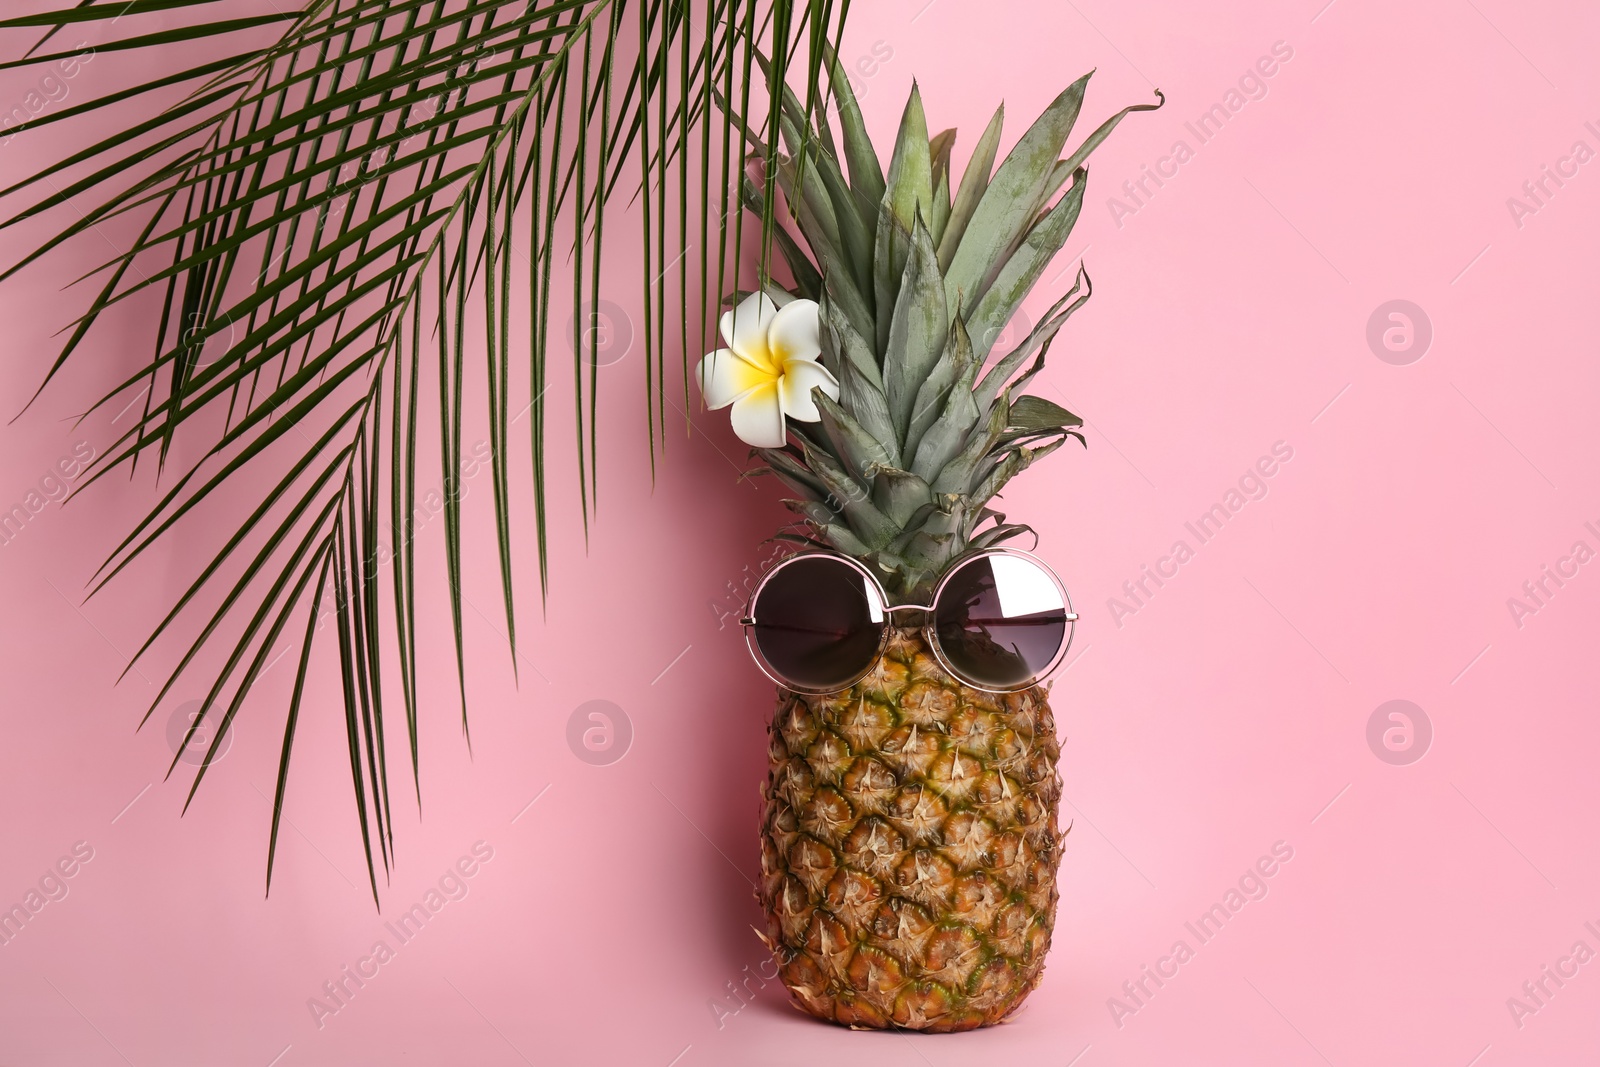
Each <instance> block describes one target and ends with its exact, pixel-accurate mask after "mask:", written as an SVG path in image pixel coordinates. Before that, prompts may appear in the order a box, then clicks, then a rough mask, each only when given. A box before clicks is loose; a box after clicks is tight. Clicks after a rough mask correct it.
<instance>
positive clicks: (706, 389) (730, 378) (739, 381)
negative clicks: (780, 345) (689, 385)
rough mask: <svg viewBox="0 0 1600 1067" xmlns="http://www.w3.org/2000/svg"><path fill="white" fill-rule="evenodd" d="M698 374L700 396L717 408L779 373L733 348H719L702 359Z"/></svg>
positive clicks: (707, 403) (709, 404) (709, 405)
mask: <svg viewBox="0 0 1600 1067" xmlns="http://www.w3.org/2000/svg"><path fill="white" fill-rule="evenodd" d="M695 377H696V379H697V380H698V381H699V382H700V395H701V396H703V397H705V401H706V407H708V408H711V409H712V410H713V411H715V410H716V409H717V408H725V407H727V406H728V405H729V404H731V403H733V402H734V401H735V400H738V399H739V398H740V397H741V396H744V395H745V394H746V393H748V392H749V391H750V390H752V389H755V388H758V387H760V386H762V385H767V384H769V383H771V382H772V381H773V380H774V377H775V375H773V373H772V372H771V371H769V370H767V369H766V368H765V367H758V366H756V365H755V364H754V363H751V362H750V361H749V360H747V359H745V358H744V357H743V356H741V355H739V353H737V352H735V351H733V350H732V349H731V348H719V349H717V350H716V351H715V352H712V353H711V354H710V355H708V356H706V358H704V359H702V360H701V361H700V365H699V367H698V368H697V369H696V371H695Z"/></svg>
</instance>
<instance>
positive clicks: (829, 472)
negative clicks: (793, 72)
mask: <svg viewBox="0 0 1600 1067" xmlns="http://www.w3.org/2000/svg"><path fill="white" fill-rule="evenodd" d="M824 58H825V60H826V62H827V64H828V65H829V69H830V70H831V71H832V72H833V78H832V82H831V91H832V94H833V97H834V101H835V103H836V105H837V121H838V132H839V137H838V140H837V141H836V140H835V138H834V134H833V130H832V128H831V127H830V126H829V125H828V122H827V119H826V116H825V115H823V114H822V112H821V110H820V109H813V111H814V113H815V122H814V123H813V122H811V121H808V120H807V117H806V112H805V111H804V110H802V109H801V107H800V106H799V103H798V101H796V100H795V99H794V97H793V95H792V94H778V95H777V96H776V97H775V98H776V99H778V100H779V101H780V114H779V115H778V116H777V122H776V124H775V126H776V129H777V131H778V134H779V136H781V138H782V140H783V147H784V150H785V151H784V152H783V153H781V154H779V155H778V156H777V157H776V167H775V171H774V172H773V175H772V176H773V178H774V179H775V183H776V186H777V188H778V190H779V192H781V194H782V204H781V205H776V206H773V207H772V208H771V210H772V211H773V212H774V213H775V214H777V213H782V214H786V215H787V220H785V219H784V218H781V217H780V218H777V219H770V218H769V219H767V220H765V221H770V222H772V223H773V225H772V227H771V229H772V232H773V235H774V238H775V247H776V248H777V250H778V252H779V254H780V255H781V256H782V257H783V259H784V262H785V264H786V265H787V266H788V268H789V273H790V274H791V276H792V277H793V280H794V288H795V290H796V291H797V292H798V293H799V295H801V296H804V297H808V298H810V299H814V300H816V301H817V302H818V304H819V305H820V319H821V335H822V356H821V359H822V362H823V364H824V365H825V366H826V367H827V368H828V369H829V370H830V371H832V372H833V374H834V377H835V378H837V379H838V381H839V386H840V392H839V398H838V400H837V401H835V400H833V399H831V398H829V397H827V396H824V395H822V394H821V392H820V390H818V391H816V392H815V393H814V397H815V399H816V402H817V407H818V410H819V413H820V415H821V418H820V420H819V421H818V422H815V423H791V424H790V427H789V428H790V431H791V443H790V444H788V445H786V446H785V447H783V448H777V449H758V450H757V454H758V455H759V457H760V458H761V459H762V460H763V461H764V463H765V464H766V468H767V469H768V470H770V471H771V472H772V473H773V474H775V475H777V476H778V478H780V479H781V480H782V481H783V482H784V484H785V485H786V486H788V487H789V488H790V489H791V490H793V492H794V493H795V494H796V497H795V498H794V499H790V500H788V501H786V504H787V505H788V506H789V508H790V509H791V510H792V511H793V512H795V513H796V514H797V515H798V516H800V517H801V518H802V519H803V520H804V521H805V523H806V524H807V527H808V533H807V534H806V535H804V536H802V537H800V538H799V539H800V540H802V541H806V542H808V543H811V544H814V545H817V546H826V547H831V548H833V549H836V550H838V551H840V552H845V553H847V554H850V555H853V556H856V557H858V558H860V559H862V560H863V561H865V562H866V563H867V564H868V566H870V567H873V568H874V569H875V570H876V571H877V572H878V574H879V576H880V577H881V578H882V579H883V580H884V584H885V586H886V587H887V588H888V589H889V591H890V592H891V594H893V595H895V596H897V597H900V598H903V599H912V598H915V597H918V596H920V595H923V594H925V593H926V592H927V589H928V587H929V586H930V585H931V584H932V583H933V582H934V581H936V580H937V578H938V577H939V575H940V574H941V573H942V572H943V570H944V568H945V567H946V566H948V564H949V563H950V561H951V560H953V559H954V558H956V557H957V556H959V555H961V554H962V553H963V552H965V551H967V550H968V549H970V548H984V547H989V546H990V545H994V544H998V543H1000V542H1002V541H1005V540H1007V539H1009V538H1012V537H1015V536H1018V535H1020V534H1022V533H1025V532H1029V529H1028V527H1026V526H1024V525H1021V524H1015V523H1007V522H1005V516H1004V515H1001V514H1000V513H999V512H996V511H995V510H993V509H992V508H991V507H989V506H988V505H989V503H990V502H991V501H993V500H994V498H995V497H996V496H997V495H998V494H999V493H1000V491H1001V489H1002V488H1004V486H1005V485H1006V483H1007V482H1008V481H1010V480H1011V479H1012V478H1013V477H1015V476H1016V475H1017V474H1019V473H1021V472H1022V471H1023V470H1026V469H1027V468H1028V467H1029V466H1030V465H1031V464H1033V463H1034V462H1036V461H1037V460H1039V459H1042V458H1043V457H1044V456H1047V455H1049V454H1050V453H1051V452H1053V451H1055V450H1056V449H1058V448H1060V447H1061V446H1062V445H1063V444H1065V443H1066V441H1067V440H1068V439H1069V438H1071V439H1076V440H1077V441H1079V442H1080V443H1083V442H1084V437H1083V434H1082V430H1081V427H1082V424H1083V423H1082V420H1081V419H1080V418H1078V416H1076V415H1074V414H1073V413H1072V412H1070V411H1068V410H1067V409H1065V408H1063V407H1061V406H1060V405H1058V404H1055V403H1053V402H1051V401H1049V400H1045V399H1043V398H1042V397H1038V396H1031V395H1027V394H1025V393H1024V392H1023V390H1024V389H1025V388H1026V386H1027V385H1028V383H1029V382H1030V381H1031V380H1032V379H1033V378H1034V377H1035V376H1036V375H1037V374H1038V373H1039V372H1040V371H1041V370H1042V369H1043V367H1044V361H1045V355H1046V353H1047V352H1048V351H1049V349H1050V345H1051V343H1052V342H1053V341H1054V339H1055V337H1056V335H1057V333H1058V332H1059V331H1060V330H1061V328H1062V326H1064V325H1065V324H1066V321H1067V319H1068V318H1070V317H1071V316H1072V314H1073V312H1075V311H1077V310H1078V308H1080V307H1082V306H1083V304H1084V302H1085V301H1086V300H1088V298H1089V294H1090V292H1091V290H1092V285H1091V283H1090V281H1089V275H1088V273H1087V272H1086V271H1085V270H1083V269H1082V268H1081V267H1080V269H1079V271H1078V274H1077V276H1076V278H1075V279H1074V281H1073V284H1072V287H1071V288H1070V289H1069V290H1068V291H1067V292H1066V293H1065V294H1063V295H1062V296H1061V297H1060V298H1059V299H1057V300H1056V301H1055V302H1054V303H1053V304H1052V305H1051V306H1050V308H1049V309H1048V310H1047V311H1046V312H1045V314H1044V315H1043V317H1042V318H1041V319H1040V321H1039V323H1038V324H1037V325H1036V326H1034V327H1033V328H1032V330H1031V331H1030V332H1029V333H1028V335H1027V336H1026V337H1024V338H1023V339H1022V340H1021V341H1020V342H1019V343H1018V344H1017V345H1016V346H1015V347H1014V348H1012V349H1011V350H1010V351H1008V352H1005V353H1004V354H1001V355H1000V356H999V358H997V359H996V358H993V357H994V356H995V352H994V346H995V340H996V339H997V338H998V337H999V336H1000V334H1001V331H1002V330H1003V329H1004V328H1005V326H1006V324H1007V323H1008V322H1009V321H1010V320H1011V318H1012V316H1013V315H1014V314H1015V313H1016V311H1017V309H1018V307H1019V306H1020V305H1021V303H1022V301H1023V299H1024V298H1025V297H1026V296H1027V295H1028V293H1029V292H1030V291H1031V290H1032V289H1033V287H1034V286H1035V285H1036V284H1037V283H1038V281H1039V278H1040V276H1041V275H1042V274H1043V272H1044V270H1045V268H1046V267H1047V266H1048V265H1049V263H1050V261H1051V260H1052V259H1053V258H1054V257H1055V255H1056V254H1057V253H1058V252H1060V251H1061V248H1062V247H1063V245H1065V243H1066V241H1067V238H1068V236H1069V235H1070V234H1071V232H1072V228H1073V225H1074V224H1075V223H1076V222H1077V219H1078V215H1079V213H1080V211H1081V210H1082V207H1083V194H1084V189H1085V187H1086V185H1087V176H1088V172H1087V170H1086V169H1085V167H1084V166H1083V164H1084V161H1085V160H1086V159H1087V158H1088V156H1089V153H1090V152H1092V151H1093V150H1094V149H1095V148H1096V147H1098V146H1099V145H1100V143H1101V142H1103V141H1104V140H1105V139H1106V137H1107V136H1109V135H1110V133H1111V131H1112V130H1113V129H1115V128H1116V126H1117V125H1118V124H1119V123H1120V122H1121V121H1122V120H1123V119H1124V118H1126V117H1127V116H1128V115H1129V114H1130V113H1132V112H1134V111H1150V110H1154V109H1156V108H1158V107H1160V106H1161V105H1162V104H1163V103H1165V98H1164V97H1162V96H1161V93H1160V91H1159V90H1158V91H1157V93H1156V96H1157V102H1156V103H1154V104H1135V105H1132V106H1129V107H1125V108H1123V109H1122V110H1121V111H1118V112H1117V113H1116V114H1114V115H1112V116H1111V117H1110V118H1108V119H1106V120H1105V121H1104V122H1103V123H1101V124H1100V126H1099V127H1098V128H1097V129H1095V130H1094V132H1093V133H1091V134H1090V135H1089V136H1088V137H1087V138H1086V139H1084V141H1083V142H1082V143H1081V144H1080V145H1078V147H1077V148H1075V149H1073V150H1072V151H1071V152H1070V153H1067V154H1066V155H1065V157H1063V153H1064V152H1066V148H1067V141H1068V139H1069V138H1070V136H1071V134H1072V129H1073V126H1074V125H1075V124H1076V121H1077V118H1078V114H1079V111H1080V109H1081V107H1082V105H1083V99H1084V93H1085V90H1086V89H1087V87H1088V83H1089V78H1090V75H1089V74H1085V75H1084V76H1083V77H1081V78H1079V79H1078V80H1077V81H1075V82H1073V83H1072V84H1071V85H1070V86H1068V87H1067V88H1066V89H1065V90H1063V91H1062V93H1061V94H1060V95H1059V96H1057V97H1056V98H1055V100H1054V101H1052V102H1051V104H1050V105H1049V107H1047V108H1046V109H1045V110H1044V113H1043V114H1042V115H1040V117H1039V118H1038V119H1037V120H1036V121H1035V122H1034V123H1033V125H1032V126H1030V127H1029V128H1028V130H1027V131H1026V132H1024V133H1023V135H1022V136H1021V137H1020V138H1019V139H1018V140H1017V142H1016V144H1015V145H1014V146H1013V147H1012V149H1011V151H1010V152H1009V153H1008V154H1007V155H1006V156H1005V158H1004V159H1003V160H1002V161H1001V162H1000V164H999V166H998V168H996V167H995V159H996V158H997V156H998V155H999V147H1000V138H1001V133H1002V130H1003V127H1004V111H1005V109H1004V106H1003V105H1002V106H1001V107H1000V108H999V109H998V110H997V111H996V112H995V115H994V117H993V119H991V120H990V122H989V124H988V126H987V127H985V129H984V131H983V134H982V135H981V136H980V137H979V139H978V142H977V145H976V147H975V148H974V150H973V153H972V158H971V160H970V161H969V162H968V165H967V168H966V170H965V171H964V172H963V173H962V174H961V175H960V178H959V181H957V180H956V176H955V175H954V173H953V170H952V166H951V152H952V149H953V147H954V144H955V137H956V131H955V130H944V131H942V132H940V133H937V134H934V135H932V136H930V135H929V133H928V127H927V119H926V115H925V113H924V111H923V105H922V95H921V92H920V90H919V89H918V87H917V86H916V85H915V84H913V86H912V89H911V95H910V98H909V99H908V100H907V102H906V106H905V110H904V112H903V113H902V115H901V119H900V126H899V131H898V134H897V135H896V138H895V143H894V146H893V149H892V151H891V152H890V154H889V158H888V169H887V171H885V170H884V169H883V168H882V166H881V164H880V162H879V159H880V156H879V154H878V152H877V150H876V149H875V148H874V147H873V144H872V142H871V140H870V139H869V138H868V136H867V133H866V128H865V125H864V123H863V121H862V117H861V110H860V107H859V105H858V103H857V101H856V99H855V97H854V95H853V93H852V92H851V89H850V85H849V82H848V80H847V79H846V78H845V77H844V75H843V72H842V71H841V70H840V69H839V67H838V63H837V58H836V57H835V56H834V54H833V53H832V52H831V51H827V52H826V54H825V57H824ZM1091 74H1092V72H1091ZM758 147H760V146H759V144H758ZM841 151H842V158H841ZM1063 189H1064V191H1063ZM742 192H743V196H744V201H745V204H746V206H747V207H749V208H750V209H751V210H753V211H756V212H758V213H761V212H763V211H764V210H765V209H766V206H767V204H768V203H769V201H768V200H767V199H766V198H765V197H764V196H763V194H762V190H761V186H760V184H759V183H758V180H757V179H755V178H752V177H751V176H749V175H748V174H747V175H746V176H745V178H744V183H743V190H742ZM1058 194H1059V195H1058ZM785 221H787V222H789V223H791V224H792V225H793V227H794V229H795V230H796V231H797V232H798V237H797V236H796V235H795V234H792V233H790V232H789V231H788V229H786V228H785V226H784V225H781V223H783V222H785ZM802 241H803V242H804V247H802V243H801V242H802ZM764 288H766V289H767V291H768V292H771V293H773V295H774V299H775V300H779V301H780V302H781V301H786V300H788V299H792V297H791V295H790V294H789V293H787V292H783V291H782V290H781V289H779V287H777V286H774V285H771V284H765V285H764ZM986 523H987V524H989V525H987V526H986V525H985V524H986Z"/></svg>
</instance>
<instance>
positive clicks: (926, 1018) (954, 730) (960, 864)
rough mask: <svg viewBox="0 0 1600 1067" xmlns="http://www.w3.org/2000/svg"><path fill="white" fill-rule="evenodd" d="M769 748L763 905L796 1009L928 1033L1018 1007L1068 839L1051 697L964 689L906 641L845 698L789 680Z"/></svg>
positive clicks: (1043, 947)
mask: <svg viewBox="0 0 1600 1067" xmlns="http://www.w3.org/2000/svg"><path fill="white" fill-rule="evenodd" d="M769 755H770V760H771V766H770V770H769V773H768V776H767V781H766V784H765V785H764V786H763V788H762V799H763V802H764V812H763V816H762V823H761V834H762V841H761V885H760V889H759V897H760V900H761V904H762V907H763V909H764V910H765V912H766V916H767V943H768V945H769V946H770V947H771V948H772V950H773V954H774V956H775V958H776V961H777V964H778V973H779V975H780V976H781V977H782V979H783V982H784V985H785V986H787V987H788V989H789V992H790V994H791V996H792V997H793V999H794V1003H795V1004H796V1006H797V1007H799V1008H800V1009H801V1010H803V1011H805V1012H807V1013H808V1014H811V1015H814V1016H816V1017H817V1018H819V1019H825V1020H828V1021H831V1022H837V1023H841V1024H843V1025H846V1026H852V1027H869V1028H889V1027H899V1028H905V1029H911V1030H925V1031H934V1032H941V1031H954V1030H970V1029H973V1028H975V1027H979V1026H989V1025H992V1024H994V1023H998V1022H1000V1021H1002V1020H1003V1019H1005V1017H1006V1016H1007V1015H1009V1014H1010V1013H1011V1012H1012V1011H1014V1010H1015V1009H1016V1008H1017V1007H1018V1006H1019V1005H1020V1004H1021V1003H1022V1001H1023V1000H1024V999H1025V998H1026V997H1027V995H1028V993H1029V992H1030V991H1031V990H1032V989H1033V988H1034V986H1036V985H1037V984H1038V982H1039V979H1040V976H1041V974H1042V972H1043V970H1044V959H1045V954H1046V953H1047V952H1048V950H1049V948H1050V935H1051V931H1052V929H1053V927H1054V924H1055V911H1056V901H1057V899H1058V893H1057V889H1056V873H1057V868H1058V866H1059V864H1060V857H1061V844H1062V840H1063V838H1064V835H1063V834H1061V833H1059V832H1058V830H1057V818H1056V815H1057V809H1058V804H1059V801H1060V796H1061V779H1060V775H1059V773H1058V771H1057V764H1058V761H1059V756H1060V748H1059V745H1058V743H1057V740H1056V732H1055V722H1054V719H1053V717H1052V715H1051V712H1050V705H1049V703H1048V702H1047V700H1046V691H1045V689H1044V688H1043V687H1041V686H1035V687H1033V688H1032V689H1028V690H1025V691H1023V692H1020V693H1011V694H993V693H984V692H981V691H978V690H974V689H971V688H969V687H966V686H963V685H961V683H960V682H958V681H957V680H956V679H954V678H953V677H951V676H950V675H949V674H948V673H946V672H945V671H944V670H943V669H942V668H941V667H940V666H939V665H938V663H937V662H936V661H935V660H934V659H933V658H932V656H930V655H929V653H928V650H927V648H926V646H925V645H924V643H923V641H922V638H921V636H920V634H919V633H917V632H915V631H896V632H894V633H893V634H891V636H890V639H889V643H888V647H887V649H886V651H885V654H884V657H883V659H882V660H881V661H880V663H879V664H878V666H877V668H876V669H875V670H874V671H873V673H872V674H869V675H868V676H867V677H866V678H865V679H863V680H862V681H861V682H859V683H857V684H856V685H855V686H853V687H852V688H850V689H849V690H847V691H845V692H843V693H839V694H835V695H832V696H826V697H814V696H804V695H800V694H795V693H792V692H790V691H788V690H786V689H782V688H780V689H779V690H778V702H777V707H776V709H775V710H774V713H773V720H772V728H771V746H770V749H769Z"/></svg>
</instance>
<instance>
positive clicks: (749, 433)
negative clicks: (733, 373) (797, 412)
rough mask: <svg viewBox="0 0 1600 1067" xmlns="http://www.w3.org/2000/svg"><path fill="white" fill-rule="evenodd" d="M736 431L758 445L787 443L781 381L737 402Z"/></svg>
mask: <svg viewBox="0 0 1600 1067" xmlns="http://www.w3.org/2000/svg"><path fill="white" fill-rule="evenodd" d="M732 414H733V432H734V433H736V434H738V435H739V440H741V441H743V442H744V443H745V444H747V445H754V446H755V447H756V448H782V447H783V440H784V438H783V406H782V405H781V404H780V403H779V402H778V383H777V382H772V383H771V384H769V385H763V386H761V387H759V388H757V389H755V390H754V391H752V392H750V393H747V394H746V395H745V396H743V397H742V398H740V399H739V400H737V401H736V402H735V403H734V405H733V413H732Z"/></svg>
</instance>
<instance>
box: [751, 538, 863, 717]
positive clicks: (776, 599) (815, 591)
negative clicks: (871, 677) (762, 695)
mask: <svg viewBox="0 0 1600 1067" xmlns="http://www.w3.org/2000/svg"><path fill="white" fill-rule="evenodd" d="M869 588H870V586H869V583H868V581H867V578H866V577H865V576H864V575H863V574H862V573H861V572H860V571H858V570H856V569H855V568H854V567H851V566H849V565H848V564H845V563H841V562H840V561H839V560H836V559H830V558H829V557H827V556H811V557H803V558H801V559H797V560H795V561H794V562H793V563H790V564H788V565H787V566H785V567H783V568H782V569H781V570H779V571H778V572H777V573H775V574H774V575H773V576H772V578H771V580H770V581H768V582H767V584H766V585H764V586H762V588H761V594H760V595H759V596H758V597H757V598H756V603H755V610H754V611H753V613H752V614H753V615H754V617H755V620H756V621H755V625H753V626H752V627H751V628H750V632H751V634H752V636H753V637H754V639H755V643H756V647H757V648H758V649H760V651H761V655H762V658H764V659H765V660H766V661H767V666H768V667H769V668H771V669H772V671H773V672H774V673H776V674H777V675H778V676H779V677H781V678H783V679H784V680H785V681H787V682H789V683H790V684H791V685H792V686H793V687H794V688H796V689H806V690H812V691H815V692H836V691H838V690H840V689H844V688H846V687H848V686H849V685H850V684H851V683H852V682H854V681H855V680H856V679H857V678H859V677H860V676H861V675H862V673H863V672H865V671H866V669H867V668H868V667H870V666H871V665H872V661H873V659H874V658H875V657H876V656H877V654H878V644H879V642H880V641H881V639H882V637H883V628H884V622H883V609H882V607H881V606H880V605H879V603H878V597H877V593H876V591H873V592H870V593H869V592H868V590H869Z"/></svg>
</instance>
